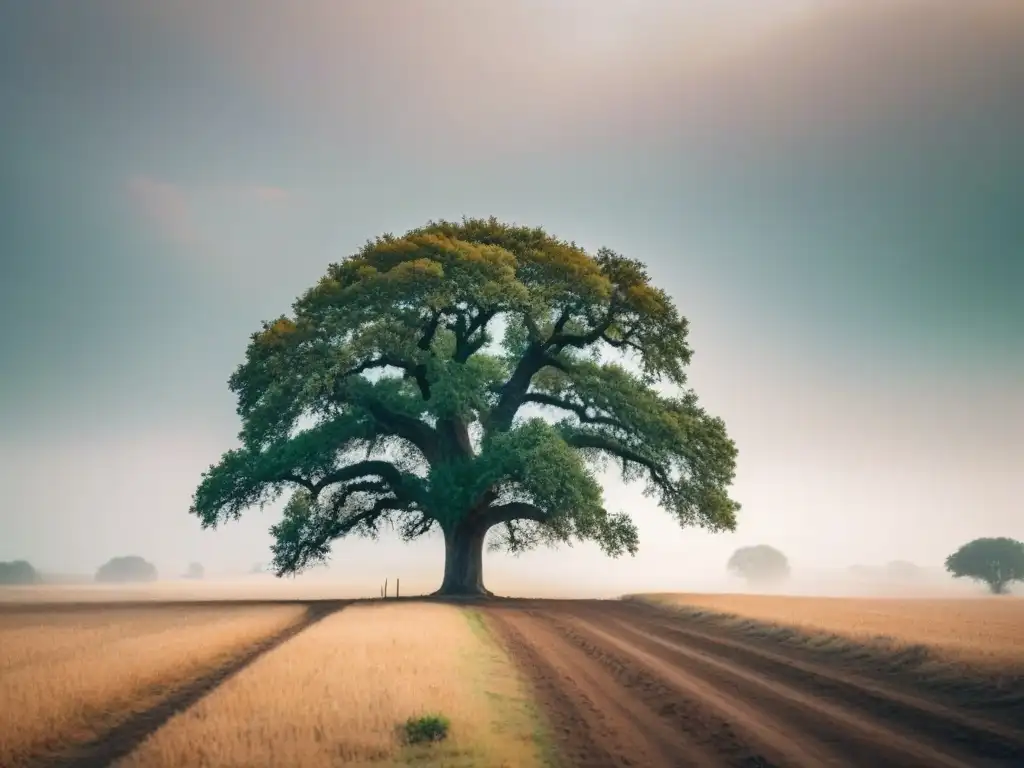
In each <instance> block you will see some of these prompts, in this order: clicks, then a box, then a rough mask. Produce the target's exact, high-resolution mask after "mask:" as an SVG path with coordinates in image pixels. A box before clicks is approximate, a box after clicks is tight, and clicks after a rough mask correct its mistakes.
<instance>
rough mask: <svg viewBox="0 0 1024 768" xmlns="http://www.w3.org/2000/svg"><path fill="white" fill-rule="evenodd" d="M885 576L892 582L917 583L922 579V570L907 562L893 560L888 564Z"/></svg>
mask: <svg viewBox="0 0 1024 768" xmlns="http://www.w3.org/2000/svg"><path fill="white" fill-rule="evenodd" d="M885 575H886V576H887V577H888V578H889V579H890V580H892V581H902V582H910V581H917V580H918V579H919V578H920V577H921V569H920V568H919V567H918V566H916V565H914V564H913V563H910V562H907V561H906V560H893V561H892V562H891V563H888V564H886V566H885Z"/></svg>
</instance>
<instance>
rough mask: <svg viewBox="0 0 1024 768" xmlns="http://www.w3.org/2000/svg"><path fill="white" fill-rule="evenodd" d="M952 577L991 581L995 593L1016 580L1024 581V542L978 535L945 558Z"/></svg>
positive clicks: (990, 584) (999, 592)
mask: <svg viewBox="0 0 1024 768" xmlns="http://www.w3.org/2000/svg"><path fill="white" fill-rule="evenodd" d="M946 570H947V571H949V572H950V573H951V574H953V578H956V579H960V578H964V577H966V578H969V579H976V580H977V581H982V582H984V583H986V584H988V587H989V589H990V590H991V591H992V594H994V595H1002V594H1005V593H1006V592H1007V591H1008V587H1009V585H1010V584H1011V583H1012V582H1014V581H1024V543H1021V542H1019V541H1017V540H1016V539H1008V538H1004V537H1003V538H994V539H975V540H974V541H971V542H969V543H967V544H964V545H963V546H962V547H960V549H958V550H957V551H956V552H954V553H953V554H951V555H950V556H949V557H947V558H946Z"/></svg>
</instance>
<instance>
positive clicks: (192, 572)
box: [185, 563, 206, 579]
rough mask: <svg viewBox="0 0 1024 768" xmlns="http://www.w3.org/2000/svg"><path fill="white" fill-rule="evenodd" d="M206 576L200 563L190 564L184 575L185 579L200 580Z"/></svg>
mask: <svg viewBox="0 0 1024 768" xmlns="http://www.w3.org/2000/svg"><path fill="white" fill-rule="evenodd" d="M205 575H206V571H205V570H204V569H203V565H202V563H191V564H189V566H188V571H187V572H186V573H185V578H186V579H201V578H203V576H205Z"/></svg>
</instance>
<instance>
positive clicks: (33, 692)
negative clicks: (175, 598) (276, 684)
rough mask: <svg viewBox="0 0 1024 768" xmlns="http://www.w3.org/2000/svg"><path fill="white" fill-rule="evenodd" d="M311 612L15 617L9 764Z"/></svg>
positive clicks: (4, 735) (3, 699) (0, 715)
mask: <svg viewBox="0 0 1024 768" xmlns="http://www.w3.org/2000/svg"><path fill="white" fill-rule="evenodd" d="M304 613H305V609H304V608H302V607H301V606H281V607H269V608H268V607H263V608H226V609H223V610H216V609H202V608H197V609H177V608H171V609H163V610H161V609H157V610H155V611H153V612H146V611H141V610H140V611H137V612H135V611H133V612H131V613H130V614H128V615H125V614H124V613H123V612H121V611H117V612H110V613H108V614H106V616H104V615H103V614H91V615H83V616H77V617H70V616H69V617H60V619H57V618H56V617H51V618H50V619H49V620H43V621H39V618H38V617H33V618H32V619H31V622H32V626H31V627H23V628H17V627H12V626H11V619H10V617H7V618H6V621H5V625H6V626H5V628H4V629H3V630H2V632H0V642H2V643H4V656H3V658H4V660H5V663H6V664H7V665H8V666H7V669H6V671H4V672H3V673H2V674H0V722H2V723H3V727H2V728H0V765H3V766H13V765H17V764H20V763H23V762H25V761H28V760H29V759H30V758H31V756H32V755H33V754H36V753H38V752H40V751H46V750H49V749H53V748H56V747H58V746H64V745H67V744H73V743H80V742H83V741H87V740H89V739H92V738H95V737H97V736H99V735H100V734H101V733H103V732H104V731H105V730H106V729H107V728H109V727H111V726H112V725H113V724H115V723H117V722H119V721H120V720H121V719H123V718H125V717H127V716H128V715H130V714H131V713H133V712H137V711H141V710H144V709H146V708H148V707H150V706H152V705H153V704H154V703H155V702H156V701H157V700H159V699H160V698H161V697H162V695H163V694H164V692H166V690H167V688H168V687H169V686H172V685H173V684H174V683H176V682H178V681H184V680H188V679H190V678H193V677H195V676H197V675H199V674H201V673H202V672H204V671H206V670H207V669H211V668H213V667H215V666H218V665H220V664H222V663H224V662H225V661H226V660H227V659H229V658H230V657H231V656H233V655H235V654H237V653H238V652H239V651H240V650H241V649H243V648H244V647H246V646H249V645H251V644H252V643H254V642H255V641H257V640H259V639H262V638H264V637H267V636H269V635H271V634H274V633H276V632H278V631H280V630H282V629H284V628H285V627H287V626H289V625H291V624H292V623H294V622H295V621H297V620H298V619H299V618H300V617H301V616H303V615H304ZM104 618H105V619H106V621H107V622H108V623H109V626H108V627H106V628H104V627H103V626H102V624H103V621H104ZM76 621H77V622H79V629H77V630H76V623H75V622H76ZM76 631H81V632H82V633H83V634H82V638H84V642H79V641H77V640H76V639H75V637H74V633H75V632H76ZM33 632H34V633H35V644H36V646H37V648H36V649H35V650H34V649H33V648H32V633H33ZM8 641H13V643H12V645H11V646H10V647H8V646H7V642H8Z"/></svg>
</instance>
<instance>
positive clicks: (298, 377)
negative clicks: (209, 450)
mask: <svg viewBox="0 0 1024 768" xmlns="http://www.w3.org/2000/svg"><path fill="white" fill-rule="evenodd" d="M690 355H691V352H690V348H689V346H688V344H687V322H686V320H685V318H683V317H682V316H680V314H679V312H678V311H677V309H676V307H675V306H674V304H673V302H672V300H671V299H670V298H669V297H668V295H667V294H666V293H665V292H664V291H662V290H660V289H658V288H656V287H654V286H653V285H651V282H650V280H649V278H648V275H647V272H646V271H645V269H644V267H643V265H642V264H641V263H639V262H637V261H635V260H632V259H629V258H625V257H623V256H620V255H619V254H617V253H614V252H612V251H610V250H607V249H602V250H599V251H598V252H597V253H596V255H591V254H588V253H587V252H586V251H585V250H584V249H582V248H580V247H578V246H577V245H575V244H574V243H569V242H564V241H562V240H559V239H556V238H555V237H552V236H550V235H548V234H547V233H545V232H544V230H542V229H538V228H527V227H520V226H511V225H506V224H503V223H500V222H499V221H497V220H495V219H493V218H492V219H489V220H483V219H473V220H463V221H462V222H461V223H452V222H446V221H441V222H437V223H433V222H432V223H429V224H427V225H426V226H424V227H422V228H420V229H416V230H413V231H411V232H408V233H407V234H405V235H404V236H402V237H395V236H392V235H384V236H382V237H379V238H377V239H376V240H374V241H371V242H368V243H367V244H366V246H365V247H363V248H362V250H360V251H359V252H358V253H356V254H355V255H353V256H351V257H349V258H347V259H345V260H343V261H341V262H340V263H337V264H332V265H331V266H330V267H329V268H328V271H327V275H326V276H325V277H324V278H323V279H322V280H321V281H320V282H319V284H318V285H317V286H316V287H314V288H312V289H311V290H309V291H308V292H307V293H306V294H305V295H303V296H302V297H301V298H299V299H298V300H297V301H296V302H295V304H294V305H293V312H292V315H291V316H287V317H286V316H282V317H280V318H278V319H276V320H274V321H272V322H266V323H264V324H263V328H262V330H261V331H259V332H258V333H256V334H254V335H253V336H252V340H251V342H250V344H249V347H248V350H247V351H246V358H245V362H244V363H242V365H241V366H239V368H238V369H237V370H236V371H235V373H234V374H233V375H232V377H231V379H230V386H231V389H232V391H233V392H234V393H235V394H236V395H237V398H238V413H239V415H240V416H241V419H242V423H243V428H242V432H241V434H240V439H241V447H239V448H236V449H234V450H230V451H228V452H227V453H225V454H224V455H223V457H222V458H221V460H220V462H219V463H218V464H216V465H214V466H212V467H211V468H210V469H209V470H208V471H207V472H206V473H205V474H204V475H203V479H202V482H201V483H200V485H199V487H198V489H197V490H196V493H195V496H194V499H193V505H192V509H191V511H192V513H193V514H195V515H197V516H198V517H199V518H200V519H201V521H202V523H203V525H204V527H210V526H215V525H217V524H218V523H220V522H222V521H224V520H227V519H232V518H237V517H238V516H239V515H240V514H241V513H242V512H243V511H244V510H245V509H247V508H249V507H252V506H257V505H259V506H262V505H264V504H266V503H267V502H269V501H273V500H275V499H277V498H278V497H279V496H280V495H281V494H282V493H284V492H285V491H286V490H289V489H290V490H292V494H291V496H290V498H289V499H288V501H287V503H286V505H285V507H284V513H283V519H282V520H281V521H280V522H279V523H278V524H276V525H274V526H273V527H272V529H271V532H272V534H273V536H274V537H275V539H276V543H275V544H274V546H273V552H274V567H275V569H276V571H277V573H278V575H283V574H286V573H294V572H296V571H299V570H301V569H303V568H304V567H306V566H307V565H309V564H312V563H315V562H319V561H323V560H324V559H325V558H326V557H327V555H328V553H329V549H330V546H331V542H332V541H334V540H335V539H338V538H340V537H343V536H346V535H349V534H363V535H369V536H375V535H376V534H377V533H378V532H379V531H380V530H381V528H382V526H384V525H388V524H390V525H392V526H394V527H395V528H396V529H397V530H398V531H399V532H400V534H401V535H402V537H403V538H405V539H413V538H416V537H418V536H422V535H424V534H427V533H428V532H430V531H432V530H434V529H440V531H441V532H442V533H443V535H444V541H445V566H444V579H443V582H442V584H441V588H440V590H439V592H440V593H442V594H486V593H487V591H486V589H485V588H484V584H483V576H482V556H483V548H484V543H485V539H486V538H488V536H489V540H490V543H491V544H493V545H494V546H495V547H507V548H508V549H509V550H511V551H513V552H519V551H523V550H526V549H528V548H531V547H534V546H536V545H538V544H540V543H547V544H553V543H558V542H570V541H572V540H592V541H596V542H597V543H598V544H599V545H600V547H601V548H602V549H603V550H604V551H605V552H606V553H608V554H609V555H612V556H617V555H620V554H622V553H624V552H629V553H631V554H633V553H635V552H636V549H637V531H636V527H635V525H634V524H633V521H632V520H631V519H630V518H629V516H628V515H626V514H623V513H621V512H612V511H609V510H607V509H606V508H605V506H604V504H603V500H602V490H601V486H600V484H599V482H598V475H597V473H598V472H599V471H600V470H601V468H602V467H603V466H604V465H605V464H606V463H607V462H609V461H610V462H614V463H615V464H616V465H617V466H618V468H619V470H620V471H621V473H622V476H623V478H624V479H625V480H626V481H640V482H643V483H644V484H645V488H646V492H647V493H648V494H649V495H651V496H653V497H655V498H656V499H657V501H658V502H659V503H660V505H661V506H662V507H664V508H665V509H666V510H668V511H669V512H670V513H671V514H672V515H674V516H675V517H676V519H677V520H678V521H679V524H680V525H681V526H693V525H696V526H701V527H704V528H706V529H710V530H714V531H720V530H732V529H733V528H734V527H735V525H736V512H737V510H738V509H739V505H738V504H737V503H736V502H735V501H733V500H732V499H731V498H730V497H729V494H728V488H729V485H730V484H731V482H732V479H733V474H734V468H735V459H736V448H735V446H734V444H733V443H732V441H731V440H730V439H729V438H728V436H727V434H726V430H725V425H724V424H723V423H722V421H721V420H720V419H717V418H714V417H712V416H710V415H708V414H707V413H706V412H705V411H704V410H702V409H701V408H700V406H699V405H698V403H697V398H696V396H695V395H694V393H693V392H692V391H691V390H689V389H688V388H687V387H686V374H685V367H686V365H687V364H688V362H689V360H690Z"/></svg>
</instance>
